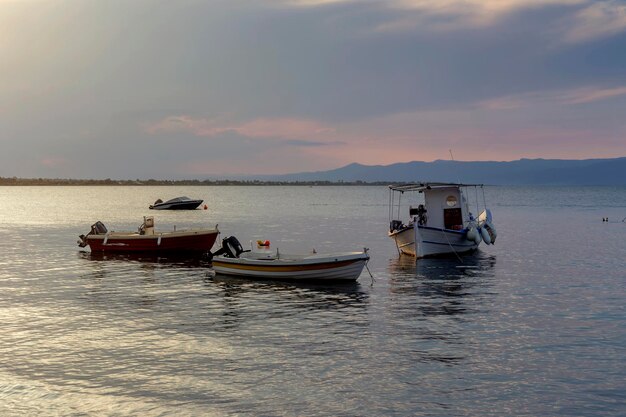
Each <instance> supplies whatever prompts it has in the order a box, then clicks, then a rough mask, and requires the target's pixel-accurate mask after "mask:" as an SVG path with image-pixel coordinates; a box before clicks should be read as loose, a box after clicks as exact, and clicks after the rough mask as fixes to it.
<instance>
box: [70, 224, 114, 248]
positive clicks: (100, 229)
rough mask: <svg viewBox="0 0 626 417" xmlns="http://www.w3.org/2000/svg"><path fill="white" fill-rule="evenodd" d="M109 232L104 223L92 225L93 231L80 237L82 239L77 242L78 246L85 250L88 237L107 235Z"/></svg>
mask: <svg viewBox="0 0 626 417" xmlns="http://www.w3.org/2000/svg"><path fill="white" fill-rule="evenodd" d="M107 232H108V229H107V228H106V226H105V225H104V223H102V222H101V221H97V222H95V223H94V224H92V225H91V231H90V232H89V233H87V235H80V236H78V237H79V239H80V240H79V241H78V242H77V243H78V246H80V247H81V248H84V247H85V246H87V236H89V235H106V234H107Z"/></svg>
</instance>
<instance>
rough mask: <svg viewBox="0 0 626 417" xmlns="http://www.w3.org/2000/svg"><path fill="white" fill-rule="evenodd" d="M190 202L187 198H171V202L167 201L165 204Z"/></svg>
mask: <svg viewBox="0 0 626 417" xmlns="http://www.w3.org/2000/svg"><path fill="white" fill-rule="evenodd" d="M189 200H191V198H189V197H176V198H172V199H171V200H167V201H166V202H165V203H178V202H181V201H189Z"/></svg>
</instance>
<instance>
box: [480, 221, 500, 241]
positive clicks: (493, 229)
mask: <svg viewBox="0 0 626 417" xmlns="http://www.w3.org/2000/svg"><path fill="white" fill-rule="evenodd" d="M483 227H485V228H486V229H487V232H489V237H490V238H491V244H492V245H493V244H494V243H496V237H498V232H496V227H495V226H494V225H493V223H491V222H485V224H484V225H483Z"/></svg>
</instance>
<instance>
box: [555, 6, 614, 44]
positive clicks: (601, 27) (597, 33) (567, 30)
mask: <svg viewBox="0 0 626 417" xmlns="http://www.w3.org/2000/svg"><path fill="white" fill-rule="evenodd" d="M563 31H564V40H565V41H566V42H569V43H580V42H587V41H591V40H596V39H599V38H604V37H609V36H613V35H616V34H618V33H621V32H624V31H626V5H624V4H623V3H619V2H616V1H599V2H594V3H592V4H590V5H588V6H587V7H585V8H583V9H581V10H579V11H578V12H577V13H576V14H575V15H574V16H573V17H571V18H569V19H567V20H566V21H565V22H564V23H563Z"/></svg>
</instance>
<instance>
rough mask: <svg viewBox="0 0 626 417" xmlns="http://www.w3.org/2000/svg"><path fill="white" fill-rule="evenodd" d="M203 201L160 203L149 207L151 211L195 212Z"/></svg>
mask: <svg viewBox="0 0 626 417" xmlns="http://www.w3.org/2000/svg"><path fill="white" fill-rule="evenodd" d="M202 201H203V200H191V201H185V202H177V203H167V202H165V203H160V204H155V205H152V206H150V209H151V210H195V209H197V208H198V206H199V205H200V204H202Z"/></svg>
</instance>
